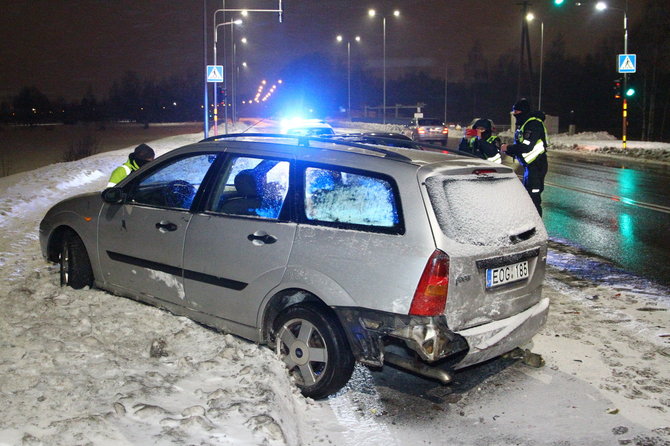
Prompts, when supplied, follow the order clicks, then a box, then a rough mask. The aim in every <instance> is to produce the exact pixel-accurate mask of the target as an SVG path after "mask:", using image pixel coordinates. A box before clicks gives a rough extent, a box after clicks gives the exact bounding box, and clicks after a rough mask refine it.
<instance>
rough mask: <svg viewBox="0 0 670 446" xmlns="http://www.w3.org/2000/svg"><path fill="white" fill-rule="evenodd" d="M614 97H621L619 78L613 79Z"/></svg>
mask: <svg viewBox="0 0 670 446" xmlns="http://www.w3.org/2000/svg"><path fill="white" fill-rule="evenodd" d="M612 89H613V90H614V99H621V79H614V86H613V87H612Z"/></svg>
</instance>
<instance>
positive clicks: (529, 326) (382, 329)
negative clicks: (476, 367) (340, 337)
mask: <svg viewBox="0 0 670 446" xmlns="http://www.w3.org/2000/svg"><path fill="white" fill-rule="evenodd" d="M335 312H336V313H337V315H338V317H339V319H340V321H341V322H342V325H343V327H344V328H345V332H346V334H347V337H348V339H349V344H350V345H351V349H352V352H353V353H354V356H355V357H356V359H357V360H359V361H360V362H362V363H364V364H367V365H370V366H375V367H381V366H382V365H383V364H384V361H385V359H386V360H388V362H391V363H393V364H396V365H399V366H401V367H404V368H408V369H412V370H413V371H415V372H417V373H421V374H423V375H426V376H428V375H430V373H427V372H426V367H428V366H427V365H426V364H425V363H434V362H437V361H439V360H441V359H444V358H447V357H450V356H453V355H456V354H457V353H461V354H460V355H458V356H459V358H461V359H460V360H459V361H458V362H456V363H455V364H454V365H453V366H452V367H453V368H454V369H460V368H463V367H467V366H469V365H473V364H477V363H480V362H483V361H487V360H489V359H491V358H494V357H496V356H499V355H502V354H504V353H507V352H509V351H511V350H513V349H514V348H516V347H518V346H521V345H524V344H527V343H528V342H529V341H530V340H531V339H532V337H533V335H534V334H535V333H537V332H538V331H539V330H540V328H542V326H544V324H545V322H546V320H547V314H548V312H549V299H548V298H544V299H542V300H540V301H539V302H538V303H537V304H535V305H533V306H532V307H530V308H528V309H527V310H525V311H523V312H522V313H519V314H516V315H514V316H512V317H509V318H506V319H502V320H499V321H494V322H490V323H487V324H483V325H479V326H476V327H472V328H468V329H466V330H461V331H457V332H454V331H452V330H450V329H449V327H448V326H447V323H446V320H445V318H444V317H442V316H439V317H427V316H409V315H399V314H396V313H385V312H381V311H374V310H367V309H360V308H349V307H346V308H345V307H338V308H335ZM394 341H395V342H396V343H397V342H398V341H400V343H402V344H404V346H405V347H406V348H407V349H409V350H410V351H412V352H415V353H416V354H417V355H418V357H419V358H420V359H421V360H423V361H424V363H421V362H420V361H413V362H412V364H409V363H408V362H407V361H408V359H407V358H403V359H402V360H401V359H400V358H399V357H398V355H396V354H394V353H390V352H386V351H385V347H386V346H387V345H388V344H389V343H390V342H394ZM399 362H401V363H399ZM422 370H423V371H422ZM432 377H435V376H432ZM438 379H439V378H438ZM442 381H445V380H442Z"/></svg>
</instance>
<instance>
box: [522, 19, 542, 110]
mask: <svg viewBox="0 0 670 446" xmlns="http://www.w3.org/2000/svg"><path fill="white" fill-rule="evenodd" d="M526 20H527V21H529V22H532V21H533V20H535V15H534V14H533V13H532V12H529V13H528V14H526ZM543 66H544V22H543V21H542V20H540V81H539V87H538V94H537V109H538V110H542V68H543Z"/></svg>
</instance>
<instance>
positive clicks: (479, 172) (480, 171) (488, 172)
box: [472, 169, 496, 175]
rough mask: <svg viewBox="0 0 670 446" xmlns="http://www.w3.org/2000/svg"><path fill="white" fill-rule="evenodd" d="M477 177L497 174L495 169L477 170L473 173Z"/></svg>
mask: <svg viewBox="0 0 670 446" xmlns="http://www.w3.org/2000/svg"><path fill="white" fill-rule="evenodd" d="M472 173H473V174H475V175H488V174H490V173H496V170H495V169H475V170H473V171H472Z"/></svg>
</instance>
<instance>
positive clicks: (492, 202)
mask: <svg viewBox="0 0 670 446" xmlns="http://www.w3.org/2000/svg"><path fill="white" fill-rule="evenodd" d="M426 186H427V188H428V195H429V197H430V201H431V204H432V206H433V209H434V210H435V215H436V216H437V220H438V223H439V225H440V229H441V230H442V232H443V233H444V234H445V235H446V236H447V237H449V238H451V239H452V240H455V241H457V242H459V243H463V244H470V245H487V246H490V245H508V244H511V238H513V237H514V236H518V235H519V234H523V233H526V232H527V231H530V230H532V229H534V228H535V227H536V226H537V220H538V219H539V216H538V215H537V211H536V210H535V206H534V205H533V202H532V201H531V200H530V197H528V193H527V192H526V190H525V189H524V188H523V186H522V185H521V182H520V181H519V180H518V179H517V178H513V177H507V178H501V177H498V178H490V177H488V178H487V177H478V176H476V175H468V176H463V175H457V176H452V175H449V176H445V175H438V176H433V177H430V178H428V179H427V180H426Z"/></svg>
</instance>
